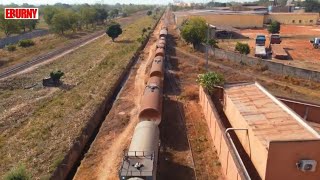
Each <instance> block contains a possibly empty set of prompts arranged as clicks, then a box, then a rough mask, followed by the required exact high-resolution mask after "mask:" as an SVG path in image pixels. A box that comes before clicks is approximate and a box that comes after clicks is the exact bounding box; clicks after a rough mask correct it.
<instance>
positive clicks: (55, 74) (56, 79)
mask: <svg viewBox="0 0 320 180" xmlns="http://www.w3.org/2000/svg"><path fill="white" fill-rule="evenodd" d="M63 75H64V72H62V71H60V70H58V71H52V72H51V73H50V77H51V79H52V80H53V81H54V82H59V81H60V78H61V77H62V76H63Z"/></svg>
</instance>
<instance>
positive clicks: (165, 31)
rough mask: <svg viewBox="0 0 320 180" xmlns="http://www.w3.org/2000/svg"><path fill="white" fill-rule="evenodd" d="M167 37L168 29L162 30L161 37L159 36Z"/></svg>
mask: <svg viewBox="0 0 320 180" xmlns="http://www.w3.org/2000/svg"><path fill="white" fill-rule="evenodd" d="M167 35H168V31H167V30H166V29H161V30H160V35H159V37H160V38H161V37H167Z"/></svg>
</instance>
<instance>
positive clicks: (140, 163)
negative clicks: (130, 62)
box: [119, 15, 168, 180]
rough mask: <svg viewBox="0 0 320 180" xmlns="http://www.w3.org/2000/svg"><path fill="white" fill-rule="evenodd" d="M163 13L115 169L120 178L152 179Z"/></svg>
mask: <svg viewBox="0 0 320 180" xmlns="http://www.w3.org/2000/svg"><path fill="white" fill-rule="evenodd" d="M166 16H167V15H165V18H164V20H162V21H163V22H164V23H165V26H162V28H161V30H160V31H159V37H158V40H157V42H156V47H157V48H156V50H155V56H154V58H153V60H152V65H151V69H150V72H149V80H148V82H147V85H146V87H145V89H144V92H143V94H142V97H141V102H140V112H139V114H138V118H139V123H138V124H137V126H136V128H135V130H134V133H133V137H132V140H131V143H130V146H129V149H128V151H127V152H126V153H125V155H124V158H123V161H122V164H121V168H120V170H119V178H120V179H121V180H156V174H157V163H158V151H159V144H160V136H159V133H160V132H159V128H158V125H159V124H160V123H161V117H162V88H163V78H164V61H165V59H166V54H165V53H166V51H165V50H166V37H167V34H168V28H167V19H166Z"/></svg>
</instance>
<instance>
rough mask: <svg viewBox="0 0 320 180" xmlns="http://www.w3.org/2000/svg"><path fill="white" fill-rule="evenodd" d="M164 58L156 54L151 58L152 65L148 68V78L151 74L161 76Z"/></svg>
mask: <svg viewBox="0 0 320 180" xmlns="http://www.w3.org/2000/svg"><path fill="white" fill-rule="evenodd" d="M163 60H164V58H163V57H162V56H156V57H155V58H154V59H153V62H152V66H151V69H150V78H151V77H153V76H158V77H163V70H164V68H163V67H164V64H163Z"/></svg>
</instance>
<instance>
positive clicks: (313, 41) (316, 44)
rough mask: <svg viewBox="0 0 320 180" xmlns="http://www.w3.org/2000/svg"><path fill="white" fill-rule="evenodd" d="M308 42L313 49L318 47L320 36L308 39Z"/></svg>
mask: <svg viewBox="0 0 320 180" xmlns="http://www.w3.org/2000/svg"><path fill="white" fill-rule="evenodd" d="M310 43H312V45H313V47H314V48H315V49H318V48H320V37H318V38H314V39H313V40H310Z"/></svg>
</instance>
